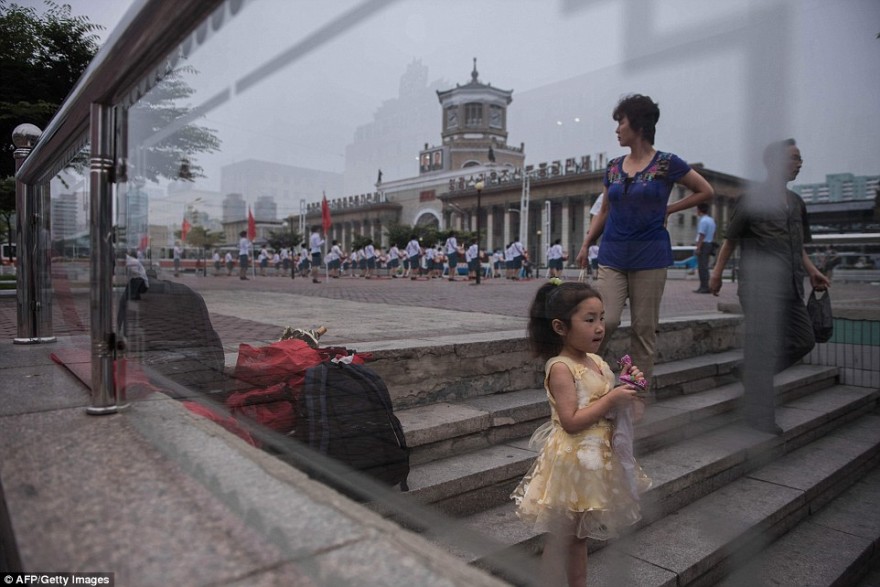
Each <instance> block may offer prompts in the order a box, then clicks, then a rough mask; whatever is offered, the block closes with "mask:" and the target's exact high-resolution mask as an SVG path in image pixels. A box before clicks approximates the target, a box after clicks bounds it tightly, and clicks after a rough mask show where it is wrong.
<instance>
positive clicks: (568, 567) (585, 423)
mask: <svg viewBox="0 0 880 587" xmlns="http://www.w3.org/2000/svg"><path fill="white" fill-rule="evenodd" d="M528 334H529V341H530V344H531V348H532V351H533V353H534V354H535V356H540V357H542V358H544V359H547V363H546V365H545V367H544V374H545V375H544V389H545V390H546V391H547V398H548V400H549V401H550V411H551V418H550V422H548V423H546V424H544V425H543V426H541V427H540V428H539V429H538V430H537V431H536V432H535V434H534V435H533V436H532V441H531V445H532V446H536V447H540V454H539V455H538V458H537V459H536V460H535V462H534V464H533V465H532V467H531V469H530V470H529V472H528V473H527V474H526V476H525V477H524V478H523V480H522V481H521V482H520V484H519V485H518V486H517V488H516V489H515V490H514V492H513V494H512V495H511V498H512V499H514V500H515V502H516V505H517V515H518V516H519V518H520V519H521V520H523V521H525V522H527V523H530V524H533V525H534V527H535V529H536V530H537V531H539V532H547V533H549V534H548V536H547V540H546V541H545V546H544V554H543V557H542V565H541V566H542V579H543V580H546V583H545V584H547V585H559V584H563V582H564V580H565V578H567V580H568V584H569V585H578V586H583V585H586V580H587V547H586V540H587V538H594V539H599V540H605V539H608V538H612V537H614V536H616V535H617V533H618V531H619V530H620V529H621V528H623V527H625V526H629V525H632V524H634V523H636V522H637V521H638V520H639V519H640V518H641V515H640V513H639V497H638V495H639V493H640V492H642V491H645V490H646V489H648V487H649V486H650V484H651V481H650V480H649V479H648V478H647V476H646V475H645V474H644V472H642V470H641V469H640V468H639V467H638V465H636V464H635V462H634V461H630V462H621V458H620V456H619V455H627V454H629V455H631V454H632V446H631V444H632V438H631V437H630V438H629V439H628V442H629V446H628V447H626V446H619V447H614V446H612V437H613V436H615V435H614V428H615V420H616V419H619V420H621V421H624V420H625V418H626V417H628V416H629V415H631V412H632V411H633V410H635V411H636V412H639V413H640V412H641V408H642V404H641V401H640V400H639V398H638V396H637V395H636V392H637V391H640V390H639V388H638V387H637V386H636V385H632V384H621V385H618V386H616V387H615V384H614V375H613V373H612V372H611V369H610V368H609V367H608V364H607V363H606V362H605V361H603V360H602V359H601V358H600V357H599V356H597V355H596V354H595V353H596V352H597V351H598V349H599V345H600V344H601V343H602V339H603V338H604V335H605V326H604V311H603V305H602V299H601V297H600V296H599V294H598V293H597V292H596V290H594V289H593V288H592V287H590V286H589V285H587V284H585V283H573V282H566V283H562V282H560V281H559V280H558V279H554V280H551V282H550V283H547V284H546V285H544V286H542V287H541V289H539V290H538V293H537V294H536V295H535V299H534V301H533V302H532V306H531V309H530V312H529V326H528ZM621 374H622V375H627V376H628V377H629V378H630V380H634V381H636V382H639V383H641V382H642V381H643V380H644V377H643V375H642V372H641V371H640V370H639V369H638V367H636V366H635V365H632V364H627V365H625V366H624V367H623V372H622V373H621ZM628 411H629V412H630V413H629V414H627V412H628ZM619 436H620V435H617V436H615V438H614V441H615V442H618V443H621V444H622V443H626V442H627V439H626V438H624V439H623V440H621V439H619ZM617 449H620V450H617Z"/></svg>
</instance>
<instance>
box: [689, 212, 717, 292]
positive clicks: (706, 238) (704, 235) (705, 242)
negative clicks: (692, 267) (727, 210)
mask: <svg viewBox="0 0 880 587" xmlns="http://www.w3.org/2000/svg"><path fill="white" fill-rule="evenodd" d="M697 218H699V221H698V222H697V238H696V241H695V245H694V252H695V253H696V254H697V274H698V275H699V276H700V287H699V288H697V289H696V290H694V293H700V294H707V293H709V256H710V255H712V254H713V253H714V252H715V220H714V219H713V218H712V217H711V216H709V204H707V203H706V202H700V203H699V204H697Z"/></svg>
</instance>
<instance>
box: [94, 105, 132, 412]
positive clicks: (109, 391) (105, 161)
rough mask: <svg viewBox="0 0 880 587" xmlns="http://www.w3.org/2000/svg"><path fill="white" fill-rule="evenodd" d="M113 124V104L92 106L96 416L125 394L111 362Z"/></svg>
mask: <svg viewBox="0 0 880 587" xmlns="http://www.w3.org/2000/svg"><path fill="white" fill-rule="evenodd" d="M113 123H114V120H113V108H112V107H111V106H107V105H105V104H92V105H91V117H90V127H89V129H90V139H91V158H90V176H89V177H90V186H89V191H90V193H89V195H90V199H91V202H90V210H91V218H92V228H91V234H90V242H91V248H92V258H91V281H90V283H89V296H90V318H91V328H90V333H91V341H92V397H91V405H90V406H89V407H88V408H86V411H87V412H88V413H89V414H94V415H101V414H113V413H116V412H117V411H118V410H119V409H120V408H121V407H123V404H124V403H125V398H124V397H122V398H120V397H118V395H117V393H118V389H117V387H116V385H115V382H114V378H113V363H114V360H115V358H116V351H117V346H118V343H117V339H116V334H115V332H114V322H113V265H114V252H113V247H114V241H115V238H114V232H113V189H112V186H111V183H112V180H113V168H114V157H113V153H114V149H113V146H114V145H113V139H114V125H113ZM120 383H121V382H120ZM120 389H121V385H120Z"/></svg>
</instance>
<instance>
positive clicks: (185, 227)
mask: <svg viewBox="0 0 880 587" xmlns="http://www.w3.org/2000/svg"><path fill="white" fill-rule="evenodd" d="M190 228H192V224H190V223H189V220H187V218H186V216H184V217H183V224H181V225H180V240H182V241H186V235H187V234H189V229H190Z"/></svg>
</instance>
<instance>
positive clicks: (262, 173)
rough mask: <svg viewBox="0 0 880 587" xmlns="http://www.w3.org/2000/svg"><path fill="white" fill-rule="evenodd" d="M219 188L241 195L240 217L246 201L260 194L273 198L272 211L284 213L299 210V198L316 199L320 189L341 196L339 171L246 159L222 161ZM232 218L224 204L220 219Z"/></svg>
mask: <svg viewBox="0 0 880 587" xmlns="http://www.w3.org/2000/svg"><path fill="white" fill-rule="evenodd" d="M220 191H221V192H222V193H224V194H238V195H239V196H240V197H241V198H242V199H243V202H244V208H242V209H243V210H245V212H244V214H243V215H242V216H241V218H243V217H244V216H246V215H247V211H246V210H247V205H248V204H250V205H251V206H252V207H253V206H254V205H255V204H256V202H257V200H258V198H260V197H264V196H265V197H271V198H272V199H273V201H274V202H275V206H276V208H275V211H274V212H272V214H273V215H275V216H277V215H278V214H279V213H280V214H281V215H282V216H287V215H289V214H291V213H294V212H299V205H300V200H302V199H305V200H306V201H307V202H318V201H320V200H321V196H322V194H323V193H324V192H326V193H327V197H328V198H329V197H339V196H341V195H342V174H340V173H334V172H331V171H320V170H318V169H308V168H306V167H295V166H293V165H283V164H281V163H273V162H271V161H261V160H258V159H247V160H244V161H239V162H238V163H231V164H229V165H224V166H223V167H222V168H221V169H220ZM254 214H256V212H254ZM234 220H237V218H233V217H229V218H227V216H226V208H225V205H224V213H223V221H224V222H229V221H234Z"/></svg>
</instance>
